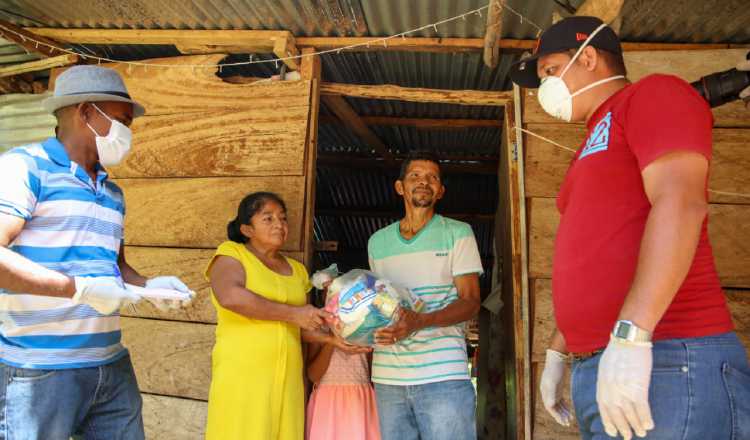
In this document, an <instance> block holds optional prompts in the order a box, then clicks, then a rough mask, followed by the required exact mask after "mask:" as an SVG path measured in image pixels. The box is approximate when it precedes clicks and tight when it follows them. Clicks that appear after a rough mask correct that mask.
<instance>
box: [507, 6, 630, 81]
mask: <svg viewBox="0 0 750 440" xmlns="http://www.w3.org/2000/svg"><path fill="white" fill-rule="evenodd" d="M602 23H603V21H601V20H600V19H599V18H597V17H586V16H573V17H568V18H565V19H562V20H560V21H558V22H557V23H555V24H553V25H552V26H550V28H549V29H547V30H546V31H544V33H543V34H542V36H541V37H539V40H537V42H536V47H535V48H534V51H533V53H532V54H531V56H528V57H526V58H523V59H522V60H520V61H518V62H516V63H515V64H513V65H512V66H511V68H510V79H511V81H513V82H514V83H516V84H518V85H519V86H521V87H526V88H528V89H535V88H537V87H539V76H537V73H536V62H537V59H539V57H541V56H544V55H549V54H551V53H557V52H565V51H567V50H569V49H578V48H579V47H581V44H583V42H584V41H586V39H588V38H589V35H591V33H592V32H594V31H595V30H596V28H598V27H599V26H601V25H602ZM589 46H593V47H595V48H597V49H602V50H606V51H607V52H612V53H614V54H618V55H619V54H621V53H622V46H620V39H619V38H618V37H617V34H615V31H614V30H612V28H611V27H609V26H606V27H605V28H603V29H602V30H600V31H599V32H598V33H597V34H596V35H595V36H594V38H592V39H591V41H590V42H589Z"/></svg>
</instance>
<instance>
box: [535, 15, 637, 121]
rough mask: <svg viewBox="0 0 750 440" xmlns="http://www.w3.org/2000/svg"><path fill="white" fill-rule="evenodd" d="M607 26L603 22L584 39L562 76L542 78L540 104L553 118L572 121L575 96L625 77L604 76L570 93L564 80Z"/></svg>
mask: <svg viewBox="0 0 750 440" xmlns="http://www.w3.org/2000/svg"><path fill="white" fill-rule="evenodd" d="M606 26H607V25H606V24H602V25H601V26H599V27H598V28H596V30H595V31H594V32H592V33H591V35H589V37H588V38H587V39H586V41H584V42H583V44H582V45H581V47H580V48H579V49H578V51H577V52H576V54H575V55H573V58H571V59H570V62H569V63H568V64H567V65H566V66H565V68H564V69H563V71H562V74H560V76H548V77H546V78H544V79H543V80H542V83H541V84H540V85H539V91H538V98H539V104H540V105H541V106H542V108H543V109H544V111H545V112H547V113H549V114H550V115H551V116H552V117H553V118H557V119H562V120H563V121H565V122H570V120H571V118H572V117H573V97H575V96H578V95H580V94H581V93H583V92H585V91H587V90H589V89H591V88H593V87H596V86H598V85H600V84H604V83H606V82H609V81H614V80H616V79H620V78H625V77H624V76H623V75H616V76H611V77H609V78H604V79H601V80H599V81H596V82H594V83H591V84H589V85H587V86H586V87H583V88H582V89H580V90H578V91H577V92H575V93H573V94H571V93H570V90H569V89H568V86H567V84H565V81H563V79H562V77H563V76H564V75H565V73H566V72H567V71H568V69H569V68H570V66H572V65H573V63H574V62H575V60H576V59H577V58H578V55H580V54H581V52H582V51H583V49H584V48H585V47H586V46H587V45H588V44H589V42H590V41H591V39H592V38H594V36H595V35H596V34H597V33H598V32H599V31H600V30H602V29H604V28H605V27H606Z"/></svg>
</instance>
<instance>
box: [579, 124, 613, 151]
mask: <svg viewBox="0 0 750 440" xmlns="http://www.w3.org/2000/svg"><path fill="white" fill-rule="evenodd" d="M611 126H612V112H607V114H606V115H604V117H603V118H602V119H601V121H599V123H598V124H596V127H594V131H593V132H591V136H589V138H588V140H586V146H585V147H583V151H581V155H580V156H578V160H581V159H583V158H584V157H586V156H589V155H591V154H594V153H600V152H602V151H607V148H609V130H610V128H611Z"/></svg>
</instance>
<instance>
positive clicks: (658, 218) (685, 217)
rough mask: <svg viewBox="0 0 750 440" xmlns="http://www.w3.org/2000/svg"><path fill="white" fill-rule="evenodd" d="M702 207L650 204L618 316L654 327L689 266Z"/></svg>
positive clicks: (668, 202) (682, 203)
mask: <svg viewBox="0 0 750 440" xmlns="http://www.w3.org/2000/svg"><path fill="white" fill-rule="evenodd" d="M706 209H707V208H706V205H705V204H701V203H688V202H685V201H681V200H669V199H668V200H665V201H663V202H661V203H656V204H654V205H653V206H652V208H651V212H650V214H649V216H648V221H647V222H646V228H645V231H644V234H643V238H642V240H641V248H640V254H639V257H638V267H637V270H636V273H635V277H634V280H633V284H632V286H631V288H630V292H629V293H628V296H627V298H626V299H625V303H624V304H623V306H622V309H621V310H620V316H619V319H626V320H630V321H633V323H635V325H637V326H638V327H640V328H643V329H645V330H648V331H653V330H654V328H655V327H656V324H657V323H658V322H659V320H661V317H662V316H663V315H664V312H666V310H667V308H668V307H669V304H670V303H671V302H672V300H673V299H674V296H675V294H676V293H677V290H679V288H680V286H681V285H682V283H683V281H684V280H685V276H687V273H688V271H689V270H690V266H691V264H692V262H693V258H694V257H695V251H696V249H697V247H698V240H699V239H700V233H701V226H702V224H703V221H704V219H705V217H706Z"/></svg>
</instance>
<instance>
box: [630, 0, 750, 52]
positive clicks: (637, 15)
mask: <svg viewBox="0 0 750 440" xmlns="http://www.w3.org/2000/svg"><path fill="white" fill-rule="evenodd" d="M622 14H623V22H622V29H621V31H620V34H621V37H622V39H623V40H625V41H649V42H687V43H737V44H745V43H750V9H749V8H748V2H747V0H714V1H703V0H670V1H656V0H628V1H626V2H625V4H624V6H623V12H622Z"/></svg>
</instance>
